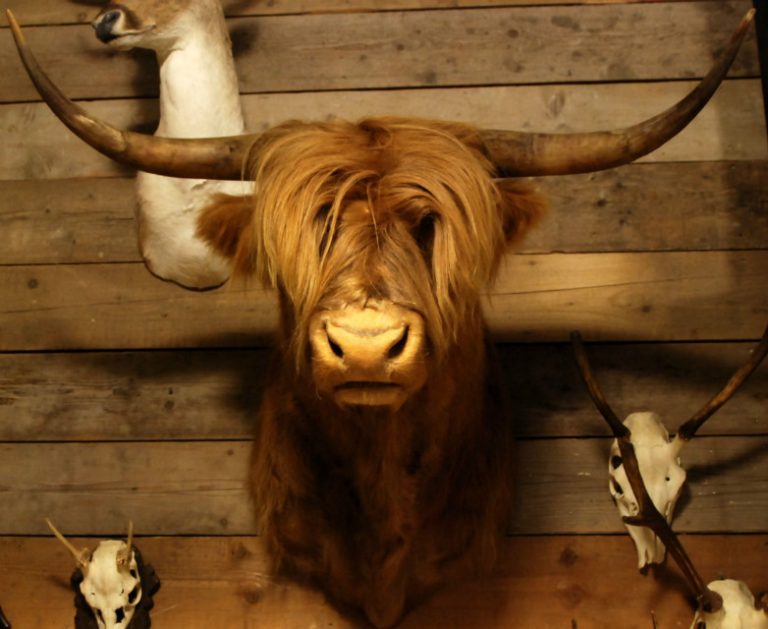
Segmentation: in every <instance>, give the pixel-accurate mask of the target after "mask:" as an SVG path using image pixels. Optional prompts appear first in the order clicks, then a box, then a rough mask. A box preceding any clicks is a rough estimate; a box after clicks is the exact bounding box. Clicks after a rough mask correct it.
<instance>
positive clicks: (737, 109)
mask: <svg viewBox="0 0 768 629" xmlns="http://www.w3.org/2000/svg"><path fill="white" fill-rule="evenodd" d="M694 85H695V84H694V83H691V82H689V81H680V82H678V81H674V82H663V83H658V82H656V83H638V84H627V83H621V84H584V85H557V86H546V85H544V86H542V85H533V86H518V87H478V88H441V89H413V90H371V91H369V90H364V91H346V92H321V93H318V92H307V93H295V94H265V95H247V96H245V97H244V98H243V105H244V108H245V113H246V126H247V128H248V129H250V130H253V131H259V130H263V129H266V128H268V127H270V126H273V125H276V124H279V123H281V122H285V121H286V120H289V119H299V120H326V119H332V118H344V119H349V120H358V119H360V118H364V117H368V116H378V115H395V116H416V117H422V118H423V117H425V116H431V117H433V118H441V119H444V120H457V121H461V122H466V123H470V124H474V125H477V126H479V127H484V128H488V129H521V130H527V131H542V132H567V131H597V130H601V129H616V128H620V127H622V126H626V125H631V124H635V123H637V122H640V121H641V120H644V119H646V118H649V117H651V116H653V115H656V114H658V113H659V112H661V111H663V110H664V109H666V108H668V107H670V106H671V105H673V104H674V103H675V102H677V101H678V100H679V99H681V98H683V97H684V96H685V95H686V94H687V93H688V91H689V90H691V89H693V86H694ZM761 95H762V88H761V85H760V81H759V80H758V79H745V80H737V81H731V80H729V81H726V82H725V83H724V84H723V85H721V86H720V88H719V89H718V91H717V93H716V94H715V96H714V97H713V99H712V101H711V102H710V103H709V105H707V107H705V108H704V110H703V111H702V112H701V113H700V114H699V115H698V116H697V118H696V119H695V120H694V121H693V122H692V123H691V124H690V125H689V126H688V127H687V128H686V129H685V130H684V131H682V132H681V133H680V134H679V135H678V136H677V137H675V138H673V139H672V140H671V141H670V142H669V143H667V144H666V145H664V146H663V147H661V148H660V149H658V150H656V151H654V152H652V153H650V154H649V155H647V156H645V157H644V158H642V160H641V161H652V162H670V161H686V162H693V161H722V160H766V159H768V148H767V147H766V142H765V120H764V115H763V107H762V96H761ZM85 107H86V109H87V110H88V112H89V113H90V114H91V115H93V116H95V117H97V118H101V119H103V120H107V121H109V122H110V123H112V124H113V125H115V126H117V127H118V128H128V129H134V130H142V131H144V132H151V131H152V130H154V126H155V124H156V122H157V117H158V113H157V107H156V102H155V101H152V100H143V99H133V100H116V101H112V100H109V101H96V102H92V103H86V104H85ZM0 134H2V135H3V142H2V143H0V180H17V179H18V180H22V179H47V178H54V179H70V178H74V177H114V176H116V175H125V174H126V173H127V172H128V171H127V170H126V169H124V168H120V167H118V166H117V165H115V163H114V162H111V161H110V160H108V159H107V158H106V157H103V156H101V155H99V154H98V153H96V151H94V150H93V149H91V148H90V147H88V146H86V145H85V144H84V143H83V142H82V141H80V140H79V139H77V138H76V137H75V136H74V135H73V134H72V133H70V132H69V131H68V130H67V129H66V128H65V127H64V126H63V125H62V124H61V123H60V122H59V121H58V120H57V119H56V118H55V117H54V116H53V114H51V112H50V111H48V108H47V107H46V106H45V105H43V104H39V103H25V104H12V105H5V106H2V107H0ZM0 185H3V183H2V182H1V181H0Z"/></svg>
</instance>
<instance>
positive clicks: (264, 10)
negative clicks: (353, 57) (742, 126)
mask: <svg viewBox="0 0 768 629" xmlns="http://www.w3.org/2000/svg"><path fill="white" fill-rule="evenodd" d="M630 1H631V2H646V1H647V0H630ZM666 1H667V2H688V1H690V0H666ZM697 1H698V2H720V1H721V0H697ZM628 3H629V2H628V1H627V0H568V4H628ZM78 4H81V5H86V6H77V5H78ZM88 4H89V2H87V1H85V2H82V3H76V2H71V3H67V2H61V0H8V1H7V2H6V6H7V7H8V8H10V9H11V10H12V11H13V12H14V14H15V15H16V16H17V17H18V18H19V20H20V21H21V23H22V24H30V25H31V24H36V25H45V24H49V25H51V24H87V23H89V22H91V20H93V18H94V17H95V16H96V14H97V13H98V10H99V9H98V7H95V8H94V7H90V8H89V7H87V5H88ZM91 4H95V3H91ZM221 4H222V6H223V8H224V12H225V14H226V15H227V16H229V17H242V16H249V15H295V14H304V13H354V12H359V11H413V10H424V9H450V8H455V7H459V6H461V7H493V6H499V7H509V6H519V5H523V6H546V5H558V4H563V0H222V3H221ZM2 27H6V20H5V16H4V15H3V16H0V28H2Z"/></svg>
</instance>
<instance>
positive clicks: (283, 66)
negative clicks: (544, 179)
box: [0, 0, 759, 102]
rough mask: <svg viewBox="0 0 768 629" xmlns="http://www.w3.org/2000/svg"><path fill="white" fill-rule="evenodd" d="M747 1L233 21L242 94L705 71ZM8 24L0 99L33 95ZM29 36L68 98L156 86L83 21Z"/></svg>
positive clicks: (139, 64) (145, 91)
mask: <svg viewBox="0 0 768 629" xmlns="http://www.w3.org/2000/svg"><path fill="white" fill-rule="evenodd" d="M750 6H751V3H750V2H749V1H748V0H726V1H723V2H698V3H696V2H694V3H680V2H672V3H654V4H649V5H647V6H644V7H643V10H642V11H638V10H637V8H636V7H634V6H633V5H622V4H604V5H593V6H589V7H583V6H582V7H579V6H554V7H550V6H543V7H538V8H532V7H517V8H516V7H511V8H478V9H473V8H466V9H463V10H461V11H455V10H453V11H452V10H446V11H412V12H393V13H386V12H385V13H350V14H342V15H337V14H316V15H309V14H305V15H301V16H274V17H271V16H264V17H259V18H237V19H233V20H232V21H231V30H232V33H233V45H234V50H235V57H236V62H237V66H238V75H239V78H240V87H241V91H242V92H244V93H254V92H282V91H291V92H292V91H310V90H348V89H363V88H365V89H373V88H395V87H417V86H458V85H471V86H476V85H489V84H491V85H501V84H531V83H553V82H555V83H563V82H568V83H571V82H597V81H612V82H616V81H628V80H629V81H636V80H643V81H648V80H660V79H685V78H692V77H696V76H702V75H703V74H704V73H705V72H706V70H707V69H708V67H709V65H710V64H711V62H712V59H713V55H714V54H715V53H716V52H717V50H718V49H719V48H720V47H722V46H723V45H724V43H725V42H727V41H728V38H729V37H730V35H731V33H732V32H733V30H734V29H735V28H736V26H737V25H738V23H739V21H740V19H741V17H742V16H743V15H744V14H745V13H746V12H747V10H748V9H749V8H750ZM4 34H5V35H6V36H5V37H2V38H0V76H4V77H6V78H5V80H4V81H3V84H2V85H1V86H0V102H18V101H28V100H37V94H36V92H35V91H34V89H33V87H32V85H31V83H30V82H29V80H27V79H26V77H24V75H23V72H24V71H23V69H22V67H21V64H20V62H19V60H18V58H17V55H16V51H15V49H14V47H13V43H12V40H11V37H10V34H9V33H8V31H7V30H6V31H5V32H4ZM660 34H661V37H660ZM26 36H27V38H28V40H29V44H30V46H31V48H32V49H33V50H34V51H35V53H36V55H37V56H38V57H39V59H40V62H41V64H42V66H43V67H44V68H46V69H47V70H48V71H49V72H50V74H51V76H52V77H53V78H54V80H55V81H56V82H57V83H58V84H59V85H60V87H61V88H62V89H63V90H64V92H65V93H67V94H68V95H69V96H70V97H72V98H116V97H129V96H147V95H154V94H156V93H157V72H156V70H155V65H154V62H153V60H152V54H151V53H147V52H146V51H143V52H133V53H130V54H124V53H115V52H114V51H111V50H109V49H106V48H104V46H103V45H101V44H99V43H98V41H97V40H96V38H95V36H94V34H93V29H92V28H91V27H90V26H86V25H82V26H81V25H77V26H50V27H42V28H41V27H34V26H32V27H29V28H27V29H26ZM632 42H634V44H633V43H632ZM756 58H757V57H756V47H755V42H754V38H753V35H752V34H750V37H749V40H748V41H747V42H746V43H745V45H744V48H743V50H742V51H741V52H740V54H739V58H738V60H737V62H736V64H735V66H734V68H733V69H732V76H740V77H744V76H751V77H755V76H758V75H759V68H758V66H757V63H756Z"/></svg>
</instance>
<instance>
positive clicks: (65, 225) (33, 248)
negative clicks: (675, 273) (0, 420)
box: [0, 161, 768, 265]
mask: <svg viewBox="0 0 768 629" xmlns="http://www.w3.org/2000/svg"><path fill="white" fill-rule="evenodd" d="M766 181H768V161H755V162H749V161H744V162H685V163H661V164H632V165H629V166H627V167H625V168H620V169H614V170H609V171H604V172H601V173H595V174H592V175H572V176H567V177H557V178H543V179H540V180H539V181H536V182H535V185H536V187H537V188H538V189H539V190H540V191H541V192H542V193H543V194H544V195H546V196H547V198H548V199H549V201H550V205H551V208H550V213H549V215H548V216H547V217H546V218H545V220H544V221H542V223H541V224H540V225H539V226H538V227H537V228H536V229H535V230H534V231H533V232H532V233H531V234H530V235H529V236H528V238H527V239H526V240H525V241H524V242H523V244H522V246H521V247H519V248H518V250H519V251H521V252H527V253H546V252H553V251H561V252H587V251H591V252H599V251H611V250H612V251H638V250H645V251H658V250H678V251H680V250H691V249H693V250H714V249H755V248H760V247H763V246H765V244H766V243H768V188H766V186H765V182H766ZM0 186H2V190H3V194H2V195H0V265H6V264H54V263H56V264H60V263H73V262H75V263H82V262H129V261H138V260H139V259H140V257H139V253H138V247H137V244H136V226H135V221H134V218H133V216H134V209H135V205H136V195H135V191H134V181H133V179H129V178H119V179H100V178H88V179H60V180H50V179H46V180H19V181H7V182H3V183H0ZM660 208H663V210H662V211H660Z"/></svg>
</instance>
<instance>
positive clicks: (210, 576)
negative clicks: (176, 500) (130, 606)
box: [0, 535, 768, 629]
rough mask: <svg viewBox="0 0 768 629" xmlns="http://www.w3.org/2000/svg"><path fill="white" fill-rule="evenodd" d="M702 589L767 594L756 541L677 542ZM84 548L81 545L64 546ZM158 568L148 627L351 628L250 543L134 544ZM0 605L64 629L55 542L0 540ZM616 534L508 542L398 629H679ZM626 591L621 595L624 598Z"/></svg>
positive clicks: (60, 558) (671, 572)
mask: <svg viewBox="0 0 768 629" xmlns="http://www.w3.org/2000/svg"><path fill="white" fill-rule="evenodd" d="M681 540H682V542H683V544H684V545H685V547H686V549H687V550H688V552H689V553H690V554H691V555H692V556H693V561H694V563H695V564H696V566H697V568H698V570H699V571H700V572H701V573H702V575H703V577H704V579H705V580H706V581H709V580H712V579H714V578H717V577H718V576H719V575H728V576H732V577H734V578H738V579H740V580H743V581H745V582H746V583H747V585H748V586H749V587H750V588H751V590H752V591H753V592H760V591H764V590H765V589H766V588H768V581H766V576H765V570H764V566H765V564H766V562H767V561H768V539H767V538H766V536H765V535H750V536H740V537H725V536H717V535H706V536H698V535H697V536H688V535H683V536H681ZM73 541H74V542H75V545H76V546H78V547H80V546H86V545H92V544H93V543H94V540H91V539H74V540H73ZM137 546H138V547H139V549H140V550H141V552H142V555H143V556H144V558H145V559H146V560H147V562H148V563H150V564H152V566H153V567H154V568H155V570H156V571H157V574H158V575H159V577H160V579H161V582H162V585H161V589H160V591H159V592H158V593H157V595H156V596H155V598H154V600H155V608H154V610H153V612H152V626H153V627H157V629H189V628H190V627H197V626H201V625H203V624H206V625H215V626H217V627H222V629H230V628H232V629H234V628H240V627H279V628H280V629H304V628H306V627H335V628H337V629H353V628H357V629H359V628H360V627H362V626H365V625H364V623H362V622H361V620H360V618H357V617H354V616H345V615H343V614H342V613H340V612H339V611H338V610H336V609H334V608H332V607H331V606H330V605H329V604H328V603H326V602H325V600H324V598H323V596H322V595H321V594H319V593H318V592H315V591H312V590H308V589H305V588H302V587H300V586H298V585H296V584H294V583H290V582H287V581H284V580H280V579H275V578H272V577H270V576H268V574H267V573H266V560H265V557H264V551H263V549H262V546H261V544H260V541H259V540H258V539H257V538H252V537H236V538H201V537H196V538H139V539H138V540H137ZM0 557H3V565H4V566H6V569H4V570H3V571H0V591H2V592H3V608H4V610H5V612H6V614H7V615H8V618H9V620H11V621H12V622H13V624H14V627H16V626H18V627H61V628H66V629H72V627H73V626H74V624H73V620H72V617H73V615H74V612H73V606H72V591H71V590H70V589H69V587H68V579H69V575H70V574H71V572H72V570H73V568H74V566H73V563H72V556H71V555H70V554H69V553H68V552H67V551H66V549H64V548H63V546H61V544H59V542H57V541H56V540H54V539H33V538H5V539H0ZM634 562H635V559H634V551H633V550H632V549H631V546H630V542H629V540H628V539H626V538H625V537H623V536H621V537H605V536H596V537H585V536H580V537H575V536H557V537H512V538H509V539H508V540H507V541H506V543H505V544H504V545H503V547H502V550H501V557H500V565H499V568H498V569H497V571H496V572H495V573H494V574H493V575H492V576H490V577H487V578H484V579H476V580H473V581H469V582H465V583H461V584H456V585H454V586H451V587H448V588H446V589H444V590H442V591H440V592H439V593H437V594H436V595H434V596H433V597H432V598H430V599H429V600H427V601H426V602H424V603H423V604H421V605H420V606H418V607H417V608H416V609H415V610H413V611H412V612H411V613H410V614H409V615H408V616H407V617H406V618H405V619H404V621H403V623H402V624H401V625H400V627H402V629H416V628H418V629H444V628H445V627H452V628H456V629H477V628H478V627H484V628H490V627H516V628H519V629H540V628H541V627H573V626H576V627H579V629H607V628H609V627H617V626H621V627H622V629H647V628H648V627H650V626H651V622H652V615H653V619H655V621H656V622H657V625H656V626H657V627H659V629H672V628H679V627H688V625H689V624H690V621H691V619H692V617H693V611H692V609H693V608H692V606H691V602H690V600H689V595H688V593H687V592H686V591H685V589H684V585H683V582H682V581H681V578H680V575H679V573H678V572H677V569H676V568H675V567H674V566H667V567H666V568H664V569H660V570H657V571H656V572H655V573H654V574H653V575H641V574H639V573H638V572H637V570H636V567H635V563H634ZM630 592H631V596H630V595H628V593H630Z"/></svg>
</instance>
